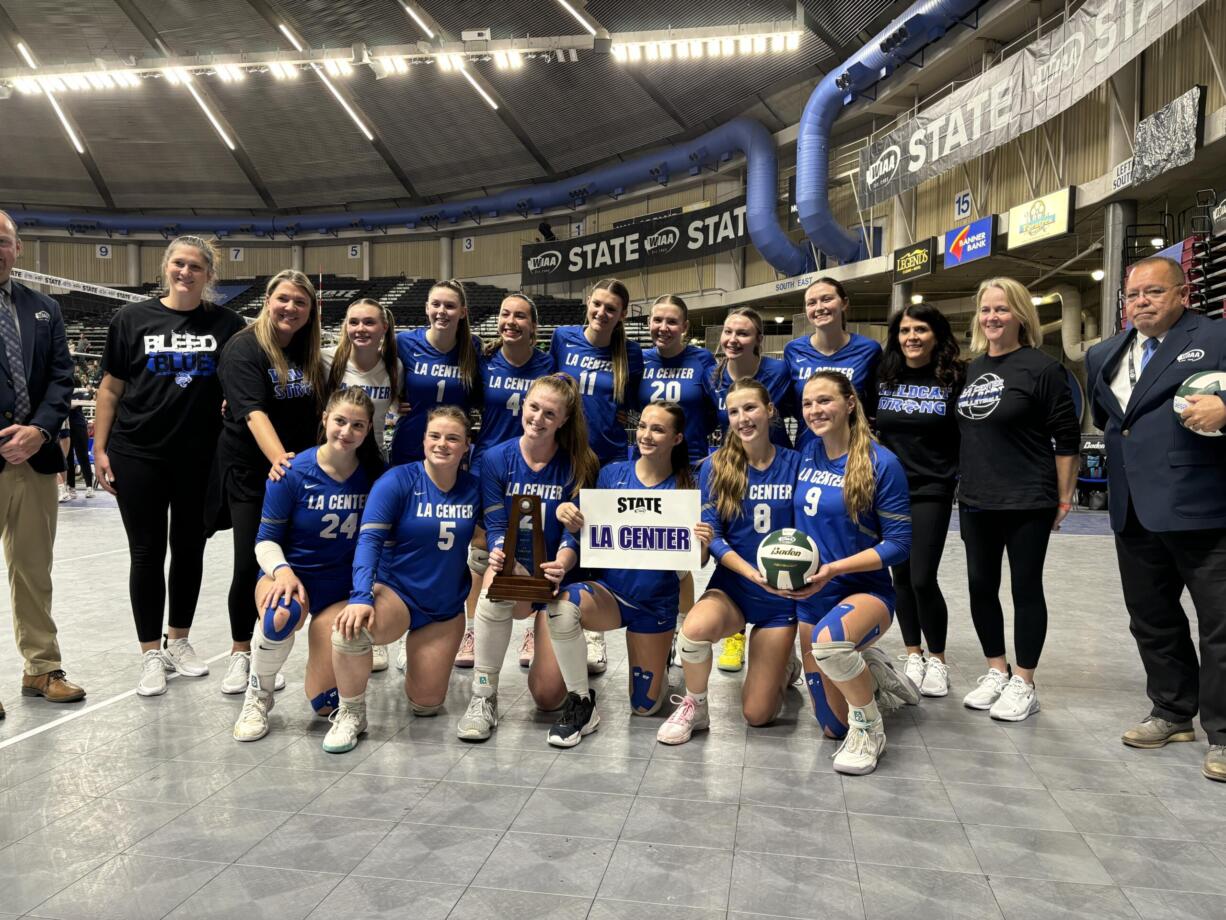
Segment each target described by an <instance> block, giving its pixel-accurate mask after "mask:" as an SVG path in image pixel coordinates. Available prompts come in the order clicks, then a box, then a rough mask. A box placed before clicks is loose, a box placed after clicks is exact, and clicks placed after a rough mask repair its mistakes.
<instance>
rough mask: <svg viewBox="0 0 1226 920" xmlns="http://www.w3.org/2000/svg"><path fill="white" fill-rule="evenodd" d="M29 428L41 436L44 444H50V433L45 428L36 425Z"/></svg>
mask: <svg viewBox="0 0 1226 920" xmlns="http://www.w3.org/2000/svg"><path fill="white" fill-rule="evenodd" d="M30 427H31V428H33V429H34V430H35V431H37V432H38V433H39V434H41V435H42V436H43V443H44V444H50V443H51V432H49V431H48V430H47V429H46V428H39V427H38V426H37V425H31V426H30Z"/></svg>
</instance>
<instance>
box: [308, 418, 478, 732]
mask: <svg viewBox="0 0 1226 920" xmlns="http://www.w3.org/2000/svg"><path fill="white" fill-rule="evenodd" d="M467 453H468V418H467V416H465V414H464V412H463V411H462V410H460V409H458V408H456V407H455V406H440V407H439V408H437V409H432V410H431V411H430V414H429V416H428V417H427V419H426V437H425V455H426V458H425V459H424V460H419V461H417V462H416V463H409V464H406V465H404V466H398V467H395V468H394V469H392V470H390V471H388V472H387V473H385V474H384V475H383V477H382V478H381V479H380V480H379V481H378V482H377V483H375V487H374V489H372V490H371V493H370V502H369V503H368V504H367V506H366V513H365V514H364V515H363V516H362V534H361V536H360V537H359V538H358V549H357V554H356V555H355V557H354V561H353V593H352V594H351V595H350V598H349V605H348V606H347V607H345V609H344V610H342V611H341V612H340V613H339V614H338V615H337V617H336V623H335V626H334V627H333V630H332V667H333V669H334V670H335V672H336V686H337V689H338V691H339V693H340V708H339V709H337V711H336V713H335V715H334V716H333V718H332V728H331V729H329V730H328V734H327V736H326V737H325V738H324V741H323V748H324V750H325V751H328V752H329V753H332V754H341V753H344V752H345V751H351V750H353V748H354V747H355V746H356V745H357V743H358V736H359V735H361V734H362V732H364V731H366V684H367V681H369V679H370V663H371V648H372V646H373V645H380V644H383V643H387V642H395V641H396V640H397V639H399V638H400V637H401V636H402V635H404V633H405V630H408V633H409V635H408V638H407V639H406V640H405V657H406V660H407V662H408V668H407V670H406V672H405V678H404V692H405V695H406V696H407V697H408V699H409V706H410V707H411V708H412V710H413V714H414V715H416V716H433V715H437V714H438V712H439V710H440V709H442V708H443V700H444V698H445V697H446V695H447V680H448V678H449V677H450V675H451V662H452V660H453V659H454V658H455V653H456V649H457V648H459V645H460V638H461V636H462V635H463V633H464V617H463V615H462V614H463V613H464V599H465V597H466V596H467V595H468V586H469V575H468V558H467V554H466V553H465V551H464V547H466V546H467V545H468V543H469V541H470V540H471V539H472V536H473V531H474V530H475V529H476V526H477V516H478V514H479V512H480V496H479V491H480V490H479V487H478V483H477V480H476V479H475V478H473V476H472V475H471V474H469V473H467V472H465V471H463V470H461V469H460V461H461V460H463V458H464V456H465V454H467Z"/></svg>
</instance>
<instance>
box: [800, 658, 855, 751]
mask: <svg viewBox="0 0 1226 920" xmlns="http://www.w3.org/2000/svg"><path fill="white" fill-rule="evenodd" d="M805 684H806V686H808V688H809V696H810V697H812V698H813V715H814V717H815V718H816V719H817V724H818V725H820V726H821V727H822V728H824V729H826V731H828V732H830V734H831V735H833V736H834V737H835V738H842V737H843V736H844V735H846V734H847V725H846V723H844V722H840V721H839V717H838V716H836V715H835V714H834V710H833V709H831V708H830V703H829V701H827V699H826V687H825V686H824V685H823V684H822V675H821V672H820V671H806V672H805Z"/></svg>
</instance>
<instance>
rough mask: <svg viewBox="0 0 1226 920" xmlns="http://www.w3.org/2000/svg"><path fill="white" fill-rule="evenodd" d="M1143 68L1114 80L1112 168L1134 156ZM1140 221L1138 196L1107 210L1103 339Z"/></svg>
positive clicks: (1112, 324) (1111, 328)
mask: <svg viewBox="0 0 1226 920" xmlns="http://www.w3.org/2000/svg"><path fill="white" fill-rule="evenodd" d="M1139 76H1140V68H1139V67H1138V66H1137V62H1136V61H1133V62H1132V63H1131V64H1129V65H1128V66H1127V67H1125V68H1123V69H1122V70H1120V71H1119V72H1118V73H1116V74H1115V76H1113V77H1111V79H1110V86H1109V87H1108V97H1109V98H1108V101H1109V105H1110V107H1111V112H1110V117H1109V119H1108V125H1109V129H1108V133H1107V162H1108V163H1109V164H1110V166H1111V167H1112V168H1114V167H1115V166H1117V165H1119V164H1120V163H1122V162H1124V161H1125V160H1127V159H1128V158H1129V157H1131V156H1132V139H1133V138H1134V137H1135V136H1136V125H1137V121H1138V120H1139V116H1140V109H1139V104H1140V92H1139V86H1138V80H1139ZM1136 222H1137V203H1136V200H1135V199H1126V200H1123V201H1113V202H1111V203H1110V204H1108V205H1107V206H1106V207H1105V208H1104V209H1103V280H1102V282H1101V284H1100V290H1099V294H1100V297H1099V304H1100V307H1099V329H1100V331H1101V332H1102V336H1103V338H1107V337H1109V336H1111V335H1113V334H1114V333H1115V332H1116V331H1117V329H1116V316H1117V307H1118V304H1119V293H1120V288H1121V286H1122V283H1123V277H1124V236H1125V231H1126V230H1127V228H1128V226H1129V225H1130V224H1135V223H1136Z"/></svg>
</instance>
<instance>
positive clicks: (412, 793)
mask: <svg viewBox="0 0 1226 920" xmlns="http://www.w3.org/2000/svg"><path fill="white" fill-rule="evenodd" d="M1076 524H1077V526H1076V527H1071V528H1068V530H1070V531H1071V532H1070V533H1066V534H1061V535H1059V536H1057V537H1056V538H1055V540H1054V541H1053V544H1052V550H1051V555H1050V557H1049V567H1048V573H1047V589H1048V598H1049V604H1050V607H1051V631H1050V634H1049V637H1048V643H1047V648H1046V651H1045V655H1044V661H1043V667H1042V668H1041V670H1040V672H1039V687H1040V693H1041V697H1042V704H1043V711H1042V712H1041V713H1040V714H1039V715H1037V716H1036V717H1034V718H1032V719H1031V720H1029V721H1028V722H1026V723H1023V724H1020V725H1004V724H998V723H994V722H991V721H990V720H989V719H988V718H987V717H986V715H985V714H984V713H975V712H970V711H968V710H966V709H964V708H962V706H961V705H960V697H961V695H962V693H964V692H965V691H966V689H967V688H968V687H969V686H971V684H972V683H973V681H974V679H975V677H976V676H978V674H979V672H980V666H981V660H980V659H979V657H978V653H977V644H976V642H975V638H974V633H973V630H972V629H971V626H970V619H969V616H968V613H967V607H966V591H965V587H964V584H965V582H964V579H965V572H964V568H963V553H962V546H961V543H960V542H959V540H958V537H957V534H956V533H954V534H952V535H951V538H950V541H949V544H948V549H947V552H946V560H947V561H946V563H945V567H944V584H945V587H946V593H947V595H948V598H949V602H950V610H951V620H952V627H951V635H950V648H949V651H950V660H951V664H952V676H953V686H954V689H953V692H952V693H951V695H950V696H949V697H948V698H947V699H943V700H924V701H923V703H922V704H921V705H920V706H919V707H915V708H909V709H907V710H905V711H903V712H900V713H897V714H894V715H893V716H891V717H889V720H888V723H887V728H888V733H889V739H890V748H889V751H888V752H887V754H886V756H885V758H884V759H883V761H882V764H881V768H880V770H879V771H878V772H877V773H876V774H875V775H873V776H869V777H860V778H851V777H839V776H838V775H836V774H834V773H833V772H832V769H831V762H830V755H831V754H832V753H833V751H834V748H835V745H834V744H833V743H831V742H829V741H822V740H819V738H818V733H817V731H816V729H815V727H814V724H813V721H812V719H811V717H810V716H809V715H808V714H807V712H806V710H805V708H804V706H803V700H802V698H801V696H800V694H799V693H793V694H792V695H791V699H790V700H789V702H788V706H787V710H786V712H785V714H784V717H783V719H782V720H781V721H780V723H778V724H776V725H773V726H770V727H767V728H764V729H749V728H747V727H746V726H745V725H744V723H743V722H742V721H741V718H740V714H739V707H738V693H739V685H740V680H741V678H740V676H738V675H726V674H719V673H717V674H716V675H715V676H714V677H713V679H712V693H711V700H712V714H713V717H714V719H715V724H714V725H713V730H712V732H711V733H710V734H709V735H705V736H700V737H698V738H696V739H695V741H694V742H692V743H691V744H688V745H684V746H682V747H679V748H665V747H662V746H660V745H657V744H656V743H655V741H654V736H653V733H654V731H655V728H656V726H657V725H658V723H659V719H658V718H652V719H638V718H630V717H629V716H628V714H627V712H626V710H625V709H624V708H623V707H624V706H625V702H624V695H623V694H624V690H623V687H624V681H625V676H626V668H625V645H624V640H623V639H622V638H621V637H620V636H616V635H615V636H613V637H612V638H611V641H610V669H609V672H608V674H607V675H606V676H605V677H603V678H601V679H599V680H597V682H596V686H597V687H598V688H600V689H601V691H602V692H601V710H602V713H603V714H604V721H603V724H602V725H601V728H600V731H599V732H597V733H596V734H595V735H593V736H591V737H590V738H588V739H587V740H585V741H584V743H583V744H582V745H580V746H579V747H578V748H576V749H574V750H572V751H564V752H559V751H557V750H554V749H551V748H549V747H548V746H547V745H546V744H545V731H546V727H547V725H548V723H549V721H550V718H549V716H548V715H542V714H538V713H535V712H534V711H533V709H532V707H531V705H530V703H529V701H528V699H527V697H526V684H525V678H524V675H523V674H522V673H521V672H520V671H519V669H518V668H516V667H514V666H513V665H512V666H509V667H508V668H507V670H506V671H505V672H504V677H503V690H502V694H501V695H502V706H503V710H504V720H503V722H502V724H501V725H500V727H499V728H498V730H497V732H496V734H495V737H494V739H493V740H492V741H491V743H489V744H486V745H483V746H468V745H464V744H461V743H460V742H458V741H456V740H455V739H454V736H453V734H452V731H453V726H454V722H455V719H456V717H457V716H458V714H459V713H460V712H461V711H462V710H463V708H464V704H465V703H466V701H467V695H468V694H467V687H466V683H467V681H466V678H465V675H463V674H462V673H458V672H457V674H456V676H455V680H454V681H453V683H452V690H451V696H450V698H449V700H448V701H447V707H446V712H445V714H444V715H442V716H441V717H439V718H436V719H413V718H412V717H411V716H409V714H408V709H407V706H406V704H405V701H404V698H403V695H402V693H401V692H400V689H399V677H398V675H397V674H396V673H395V672H394V671H392V672H388V673H385V674H382V675H376V676H375V678H374V680H373V682H372V690H371V694H370V700H371V704H370V710H371V716H372V726H371V732H370V734H369V735H368V736H367V737H366V738H365V739H364V740H363V741H362V743H361V745H360V747H359V748H358V749H357V750H356V751H354V752H352V753H351V754H349V755H344V756H339V757H334V756H331V755H327V754H324V753H323V752H322V751H321V750H320V747H319V742H320V739H321V737H322V734H323V731H324V728H325V726H324V725H323V724H321V723H320V722H318V721H317V720H314V719H313V718H311V715H310V711H309V709H308V707H307V705H306V703H305V702H304V701H303V699H302V694H301V678H302V667H303V660H304V652H303V650H302V649H296V650H295V653H294V656H293V658H292V659H291V662H290V665H289V667H288V668H287V674H288V677H289V681H290V686H289V687H288V688H287V689H286V690H285V691H284V692H283V693H282V694H281V695H280V697H279V705H278V706H277V709H276V710H275V712H274V713H273V719H272V721H273V726H274V730H273V733H272V734H271V735H270V736H269V737H268V738H265V739H264V740H262V741H260V742H258V743H255V744H249V745H240V744H236V743H235V742H234V741H233V740H232V739H231V738H230V736H229V728H230V725H231V724H232V722H233V719H234V715H235V713H236V711H237V707H238V704H239V700H238V698H236V697H226V696H222V695H221V694H220V693H219V692H218V689H217V684H218V681H219V680H220V674H219V673H214V674H212V675H211V676H209V677H208V678H205V679H202V680H198V681H188V680H182V679H176V680H174V681H172V683H171V685H170V691H169V693H167V694H166V695H165V696H164V697H161V698H158V699H151V700H147V699H141V698H139V697H136V696H133V695H131V694H130V693H129V691H131V689H132V687H133V686H134V683H135V680H136V677H137V671H138V654H137V651H136V647H135V642H134V641H133V638H134V637H133V635H132V631H133V630H132V626H131V622H130V617H129V613H128V607H127V601H126V580H127V556H126V551H125V550H124V548H123V546H124V544H123V534H122V530H121V528H120V526H119V521H118V514H117V512H116V511H115V508H114V505H113V503H112V502H110V501H109V500H107V499H104V498H101V497H99V498H95V499H93V500H92V501H91V502H90V503H88V504H87V503H86V502H85V501H84V500H78V501H77V502H76V503H75V504H74V505H70V506H67V507H66V508H65V509H64V513H63V515H62V517H61V522H60V535H59V541H58V544H57V550H58V558H57V562H56V569H55V574H56V591H57V593H56V604H55V607H56V615H57V619H58V621H59V624H60V627H61V633H62V640H63V647H64V652H65V657H66V661H67V664H68V669H69V673H70V675H71V676H72V677H73V678H75V679H77V680H79V681H80V682H81V683H83V684H85V685H86V686H87V687H88V689H89V699H88V700H87V703H88V704H89V705H90V706H98V705H99V704H104V705H101V706H99V708H97V709H90V710H88V711H87V712H86V713H85V714H84V715H82V716H80V717H79V718H74V719H70V720H68V721H64V722H62V723H57V720H60V719H62V718H63V717H65V716H66V715H68V714H70V713H73V712H79V711H80V708H76V709H74V708H67V707H61V708H56V707H53V706H51V705H49V704H47V703H45V702H43V701H41V700H36V699H23V698H22V697H20V696H19V695H18V694H17V692H16V691H17V686H18V674H19V670H20V665H19V662H18V659H17V655H16V653H15V651H14V649H13V647H12V645H11V643H10V642H7V641H5V642H2V643H0V699H2V700H3V701H4V703H5V704H6V706H7V707H8V719H7V720H6V721H4V722H3V723H0V745H4V744H5V743H6V742H9V741H11V740H12V739H14V738H16V737H17V736H19V735H21V734H23V733H25V732H27V731H31V730H37V729H39V728H41V727H43V726H52V727H50V728H48V729H47V730H45V731H40V732H39V733H37V734H34V735H32V736H31V737H28V738H25V739H24V740H20V741H17V742H16V743H12V744H9V745H8V746H6V747H2V748H0V918H7V917H10V916H12V917H16V916H19V915H24V916H30V917H48V918H64V920H76V918H82V920H85V918H89V920H93V918H119V920H128V918H132V920H144V918H149V920H154V918H160V917H163V916H168V917H175V918H202V917H219V918H230V917H239V916H241V917H244V918H259V917H276V918H285V920H292V918H305V917H308V916H309V917H312V918H321V917H334V916H347V917H352V918H365V917H402V916H413V917H416V918H418V920H443V918H449V920H463V918H470V917H471V918H480V920H487V918H489V917H491V916H497V917H499V918H501V920H519V918H525V920H526V918H532V920H537V918H551V920H553V918H556V920H571V918H574V920H582V918H589V920H665V918H667V920H716V918H725V920H752V918H755V917H762V918H767V917H788V918H870V920H884V918H904V917H905V918H910V917H915V916H931V915H940V916H948V917H950V918H966V920H990V918H1003V920H1014V918H1018V920H1045V918H1078V920H1081V918H1132V920H1138V918H1139V920H1168V918H1180V920H1193V918H1201V920H1209V918H1213V920H1221V918H1222V917H1223V916H1226V844H1224V843H1223V841H1224V840H1226V787H1223V786H1217V785H1214V784H1211V783H1208V782H1206V781H1205V780H1203V779H1202V778H1201V777H1200V773H1199V768H1198V764H1199V760H1200V757H1201V756H1202V754H1203V751H1204V747H1203V735H1202V736H1201V739H1202V740H1201V742H1200V743H1197V744H1194V745H1192V744H1187V745H1177V746H1174V747H1171V748H1168V749H1166V750H1162V751H1153V752H1142V751H1133V750H1130V749H1127V748H1124V747H1122V746H1121V745H1120V744H1119V742H1118V733H1119V731H1120V730H1121V728H1122V727H1123V726H1124V725H1126V724H1127V723H1128V721H1129V720H1130V719H1134V718H1136V717H1139V716H1141V715H1143V714H1144V712H1145V711H1146V703H1145V699H1144V692H1143V688H1144V681H1143V675H1142V673H1141V670H1140V666H1139V664H1138V661H1137V658H1136V653H1135V650H1134V648H1133V645H1132V641H1131V639H1130V637H1129V635H1128V632H1127V626H1126V622H1125V618H1124V616H1123V613H1122V607H1121V602H1120V593H1119V582H1118V576H1117V575H1116V573H1115V567H1114V566H1115V563H1114V559H1113V554H1112V548H1111V542H1110V539H1109V538H1108V537H1106V536H1104V535H1103V532H1104V528H1103V521H1102V519H1101V517H1099V516H1091V515H1082V516H1080V517H1079V518H1078V520H1077V521H1076ZM228 555H229V537H228V535H222V536H220V537H218V538H217V539H215V540H214V541H212V543H211V544H210V546H209V549H208V559H207V564H206V571H207V572H208V576H207V578H206V584H205V588H204V596H203V599H202V602H201V606H200V613H199V617H198V625H197V628H196V630H195V634H194V638H195V641H196V645H197V648H198V649H199V650H200V652H201V653H202V655H203V656H204V657H212V656H215V655H221V654H222V653H224V652H225V651H226V649H227V648H228V627H227V622H226V616H225V610H224V608H225V600H224V599H225V592H226V588H227V577H228V572H229V565H228ZM7 606H8V600H7V597H4V598H0V607H3V608H7ZM1007 608H1008V603H1007V602H1006V609H1007ZM518 636H519V632H518V629H517V632H516V638H517V639H518ZM885 646H886V648H887V649H888V650H890V652H891V653H896V652H898V651H900V650H901V649H900V642H899V639H898V636H897V634H896V633H891V634H890V635H888V636H887V637H886V639H885ZM124 694H127V695H126V696H125V695H124ZM116 697H119V698H118V699H115V698H116Z"/></svg>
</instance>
